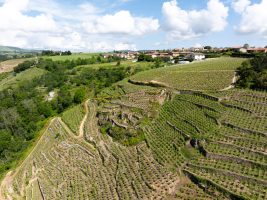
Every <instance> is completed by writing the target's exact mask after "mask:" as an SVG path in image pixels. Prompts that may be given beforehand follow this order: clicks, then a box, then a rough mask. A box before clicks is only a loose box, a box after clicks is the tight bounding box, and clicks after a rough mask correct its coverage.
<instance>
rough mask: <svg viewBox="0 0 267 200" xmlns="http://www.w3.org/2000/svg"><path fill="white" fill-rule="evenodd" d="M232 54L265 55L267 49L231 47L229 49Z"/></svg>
mask: <svg viewBox="0 0 267 200" xmlns="http://www.w3.org/2000/svg"><path fill="white" fill-rule="evenodd" d="M231 50H232V51H233V52H236V53H267V48H262V47H257V48H256V47H244V46H242V47H241V46H240V47H233V48H231Z"/></svg>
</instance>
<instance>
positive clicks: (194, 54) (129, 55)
mask: <svg viewBox="0 0 267 200" xmlns="http://www.w3.org/2000/svg"><path fill="white" fill-rule="evenodd" d="M140 54H145V55H147V56H150V57H151V58H153V59H155V58H161V59H163V60H164V59H165V60H168V61H170V62H174V59H175V58H179V57H182V58H185V59H192V60H203V59H205V54H204V53H202V52H200V51H184V50H177V49H175V50H172V51H134V52H133V51H129V52H120V53H107V54H103V57H104V58H109V57H119V58H122V59H126V60H136V59H137V58H138V56H139V55H140Z"/></svg>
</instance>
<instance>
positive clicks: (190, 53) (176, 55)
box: [103, 45, 267, 63]
mask: <svg viewBox="0 0 267 200" xmlns="http://www.w3.org/2000/svg"><path fill="white" fill-rule="evenodd" d="M229 51H231V52H234V53H248V54H253V53H267V48H255V47H248V46H245V45H244V46H239V47H226V48H217V47H214V48H212V47H209V46H207V47H191V48H182V49H173V50H164V51H159V50H151V51H147V50H146V51H123V52H117V53H107V54H103V57H104V58H108V57H119V58H122V59H127V60H137V59H138V56H139V55H140V54H145V55H147V56H150V57H151V58H153V59H155V58H161V59H163V60H167V61H169V62H173V63H174V61H175V60H176V61H177V60H180V61H185V60H191V61H192V60H204V59H205V58H206V55H207V54H211V53H213V54H216V53H217V54H220V53H224V52H229Z"/></svg>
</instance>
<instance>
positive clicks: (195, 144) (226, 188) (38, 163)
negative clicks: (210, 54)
mask: <svg viewBox="0 0 267 200" xmlns="http://www.w3.org/2000/svg"><path fill="white" fill-rule="evenodd" d="M241 62H242V60H240V59H230V58H229V59H228V58H227V59H225V58H224V59H215V60H211V61H205V62H201V63H196V64H191V65H182V66H181V65H178V66H174V67H168V68H162V69H157V70H150V71H147V72H142V73H139V74H137V75H135V76H133V77H130V78H129V79H125V80H123V81H121V82H118V83H116V84H114V85H113V86H111V87H109V88H106V89H104V90H102V91H101V92H100V93H99V94H98V95H97V96H96V97H95V98H91V99H89V100H87V101H86V102H85V103H84V104H83V105H81V106H77V107H74V108H73V109H71V110H68V111H67V112H66V113H63V115H62V118H61V117H56V118H54V119H52V120H51V121H50V122H49V124H48V125H47V127H46V128H45V129H44V133H43V135H42V137H41V138H40V139H39V141H38V143H37V144H36V146H35V148H34V149H33V150H32V151H31V153H30V154H29V156H28V157H27V158H26V159H25V160H24V162H23V163H22V164H21V165H20V166H19V167H18V168H17V169H16V170H14V171H13V172H10V173H9V174H7V176H6V177H5V179H4V180H3V181H2V183H1V187H0V199H25V198H26V199H33V200H35V199H36V200H37V199H38V200H39V199H203V200H204V199H266V198H267V192H266V191H267V173H266V172H267V170H266V168H267V145H266V144H267V127H266V124H267V105H266V102H267V93H266V92H260V91H252V90H241V89H233V88H232V86H231V84H233V82H234V81H233V80H235V69H236V68H237V67H238V66H239V65H240V64H241ZM181 78H183V79H182V80H181Z"/></svg>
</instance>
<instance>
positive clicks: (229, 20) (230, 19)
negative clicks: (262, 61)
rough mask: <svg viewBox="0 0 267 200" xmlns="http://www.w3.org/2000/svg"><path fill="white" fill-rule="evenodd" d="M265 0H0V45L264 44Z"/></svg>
mask: <svg viewBox="0 0 267 200" xmlns="http://www.w3.org/2000/svg"><path fill="white" fill-rule="evenodd" d="M266 10H267V0H0V45H2V46H16V47H21V48H27V49H53V50H72V51H84V52H98V51H111V50H145V49H172V48H182V47H199V46H206V45H210V46H216V47H230V46H239V45H243V44H245V43H248V44H250V45H251V46H257V47H264V46H266V45H267V11H266Z"/></svg>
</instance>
